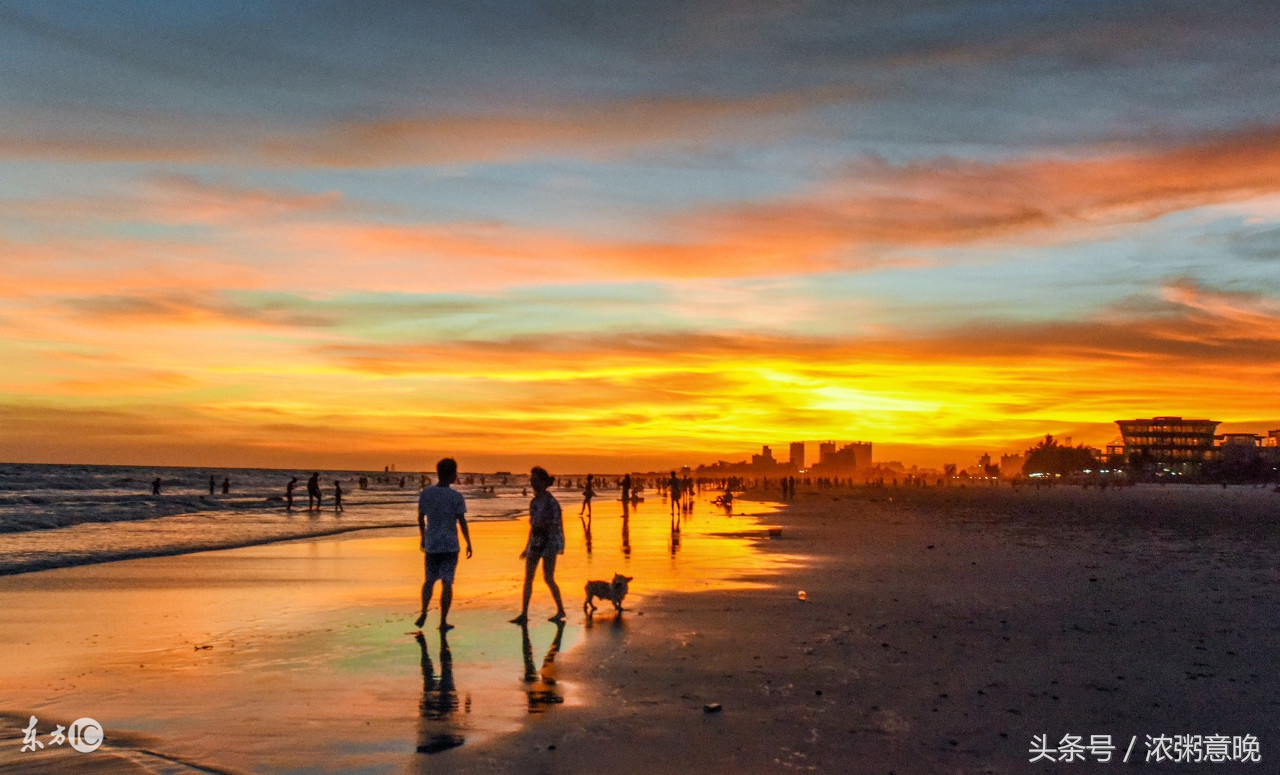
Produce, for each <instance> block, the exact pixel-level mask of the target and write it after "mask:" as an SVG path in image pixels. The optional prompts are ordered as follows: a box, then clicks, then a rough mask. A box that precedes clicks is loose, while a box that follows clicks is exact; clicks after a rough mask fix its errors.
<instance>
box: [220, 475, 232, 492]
mask: <svg viewBox="0 0 1280 775" xmlns="http://www.w3.org/2000/svg"><path fill="white" fill-rule="evenodd" d="M230 492H231V477H229V476H228V477H227V478H225V479H223V480H222V494H223V495H227V494H228V493H230Z"/></svg>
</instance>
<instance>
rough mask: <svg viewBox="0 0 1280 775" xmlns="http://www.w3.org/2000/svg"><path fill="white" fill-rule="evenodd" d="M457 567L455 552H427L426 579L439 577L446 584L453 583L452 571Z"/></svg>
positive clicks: (456, 554)
mask: <svg viewBox="0 0 1280 775" xmlns="http://www.w3.org/2000/svg"><path fill="white" fill-rule="evenodd" d="M457 569H458V553H457V552H428V553H427V580H429V581H430V580H434V579H440V580H441V581H443V582H444V583H446V584H452V583H453V573H454V571H456V570H457Z"/></svg>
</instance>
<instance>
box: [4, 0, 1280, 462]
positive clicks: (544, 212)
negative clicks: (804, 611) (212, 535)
mask: <svg viewBox="0 0 1280 775" xmlns="http://www.w3.org/2000/svg"><path fill="white" fill-rule="evenodd" d="M0 256H2V257H3V258H2V259H0V331H3V336H2V337H0V363H3V367H2V368H0V459H3V460H4V461H10V462H83V463H136V464H148V465H153V464H175V465H258V466H271V467H274V466H280V467H288V466H306V467H310V466H316V467H321V466H324V467H339V466H341V467H353V468H377V469H381V467H382V466H383V465H387V464H392V463H394V464H396V465H397V466H398V467H399V468H400V469H401V470H412V469H417V468H425V467H428V466H430V465H432V464H433V463H434V461H435V460H436V459H437V458H438V457H440V456H441V455H443V454H453V455H455V456H457V457H458V458H459V460H460V462H461V463H462V466H463V468H464V469H467V470H484V469H487V470H493V469H497V468H511V469H516V468H520V467H527V466H528V465H529V464H531V463H535V462H542V463H546V464H549V465H551V466H553V467H554V468H555V469H559V470H562V471H567V470H578V471H585V470H588V469H594V470H605V471H621V470H623V469H626V468H639V469H642V470H643V469H647V468H650V467H653V468H658V467H666V466H670V465H677V464H681V463H690V464H696V463H699V462H711V461H714V460H716V459H719V458H725V459H733V460H737V459H741V458H743V457H745V456H747V455H748V454H750V453H751V452H755V451H758V447H759V445H760V444H771V445H773V446H774V450H775V454H777V455H778V457H779V458H781V459H786V456H787V452H786V443H787V442H788V441H793V440H802V439H803V440H809V441H816V440H819V439H828V438H830V439H835V440H837V441H852V440H869V441H872V442H873V443H874V444H875V445H876V447H875V456H876V459H877V460H901V461H903V462H905V463H908V464H912V463H918V464H922V465H941V464H943V463H947V462H958V463H960V464H961V465H968V464H971V463H972V462H973V460H974V459H975V458H976V456H977V455H979V454H981V453H982V452H989V453H991V454H992V455H999V454H1000V453H1002V452H1015V451H1021V450H1022V449H1025V448H1026V447H1027V446H1028V445H1029V444H1030V443H1031V442H1033V441H1034V440H1035V439H1036V438H1038V437H1040V436H1043V434H1045V433H1054V434H1056V435H1060V436H1071V437H1072V438H1073V440H1074V442H1076V443H1090V444H1095V445H1102V444H1105V443H1106V442H1108V441H1110V440H1111V439H1112V438H1114V437H1115V436H1116V435H1117V433H1116V426H1115V425H1114V424H1113V421H1114V420H1117V419H1129V418H1133V417H1148V416H1152V415H1157V414H1178V415H1183V416H1194V417H1208V418H1211V419H1215V420H1221V421H1223V422H1224V423H1225V425H1224V427H1223V428H1222V429H1221V430H1232V429H1236V430H1255V431H1265V430H1267V429H1270V428H1280V401H1278V400H1277V398H1276V395H1277V390H1276V386H1277V385H1280V3H1276V2H1274V0H1259V1H1258V2H1214V3H1209V2H1203V0H1197V1H1195V2H1144V3H1115V2H1064V1H1056V2H1031V1H1029V0H1003V1H999V2H943V1H940V0H939V1H936V2H907V1H906V0H888V1H885V2H856V3H850V2H830V3H828V2H782V1H779V0H768V1H766V2H699V1H696V0H680V1H679V2H647V3H636V4H629V3H628V4H622V3H599V2H583V3H517V2H501V3H481V2H468V3H459V4H457V5H456V7H454V8H453V9H452V10H449V9H447V8H446V4H444V3H421V4H418V3H404V2H359V3H347V4H337V3H296V2H292V3H273V2H253V3H224V4H219V3H195V2H189V3H182V2H155V3H91V2H84V3H56V4H51V3H43V2H25V3H24V2H4V3H3V4H2V5H0ZM816 453H817V450H816V447H815V448H813V449H812V450H811V451H810V453H809V454H810V458H811V459H812V458H813V457H815V456H816Z"/></svg>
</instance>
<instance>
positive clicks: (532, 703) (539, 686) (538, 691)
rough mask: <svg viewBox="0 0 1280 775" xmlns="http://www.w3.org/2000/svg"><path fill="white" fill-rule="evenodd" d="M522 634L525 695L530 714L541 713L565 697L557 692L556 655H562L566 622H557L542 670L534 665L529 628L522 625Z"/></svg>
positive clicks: (562, 700)
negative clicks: (561, 647) (561, 646)
mask: <svg viewBox="0 0 1280 775" xmlns="http://www.w3.org/2000/svg"><path fill="white" fill-rule="evenodd" d="M520 634H521V635H522V636H523V638H524V644H523V645H524V682H525V683H526V684H527V686H526V687H525V690H524V691H525V694H528V695H529V712H530V713H541V712H542V711H544V710H546V707H545V706H547V705H558V704H560V703H562V702H564V697H561V696H560V693H559V692H558V691H556V654H558V653H560V640H561V639H562V638H563V637H564V620H563V619H561V620H559V621H557V622H556V637H555V640H553V641H551V648H549V649H547V656H546V657H544V658H543V660H542V670H541V671H539V670H538V669H537V668H536V667H534V665H533V642H532V641H530V640H529V626H528V625H521V626H520Z"/></svg>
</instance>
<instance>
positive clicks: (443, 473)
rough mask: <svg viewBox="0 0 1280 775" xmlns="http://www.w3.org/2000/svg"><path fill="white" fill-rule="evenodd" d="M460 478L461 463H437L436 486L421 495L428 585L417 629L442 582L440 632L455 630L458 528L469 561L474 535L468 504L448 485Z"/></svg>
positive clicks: (421, 530) (450, 460)
mask: <svg viewBox="0 0 1280 775" xmlns="http://www.w3.org/2000/svg"><path fill="white" fill-rule="evenodd" d="M457 478H458V463H457V461H455V460H454V459H453V458H450V457H447V458H444V459H443V460H441V461H440V462H439V463H436V479H437V481H436V483H435V484H434V485H432V486H431V487H424V488H423V490H422V493H421V494H419V495H418V534H419V535H420V536H421V537H422V551H423V552H424V553H425V554H426V577H427V578H426V581H424V582H423V584H422V611H421V613H420V614H419V615H418V619H417V621H415V622H414V626H415V627H421V626H422V625H423V623H425V622H426V621H427V609H428V608H430V607H431V592H432V589H433V588H434V587H435V585H436V581H437V580H438V581H439V582H440V631H441V632H447V631H449V630H451V629H453V625H452V624H449V622H448V619H449V606H450V604H452V603H453V574H454V571H456V570H457V569H458V528H462V536H463V538H466V539H467V559H471V534H470V533H469V532H467V518H466V516H465V515H466V513H467V502H466V501H465V500H463V498H462V493H460V492H458V491H457V490H455V489H453V488H452V487H450V486H449V485H451V484H453V483H454V481H455V480H456V479H457Z"/></svg>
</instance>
